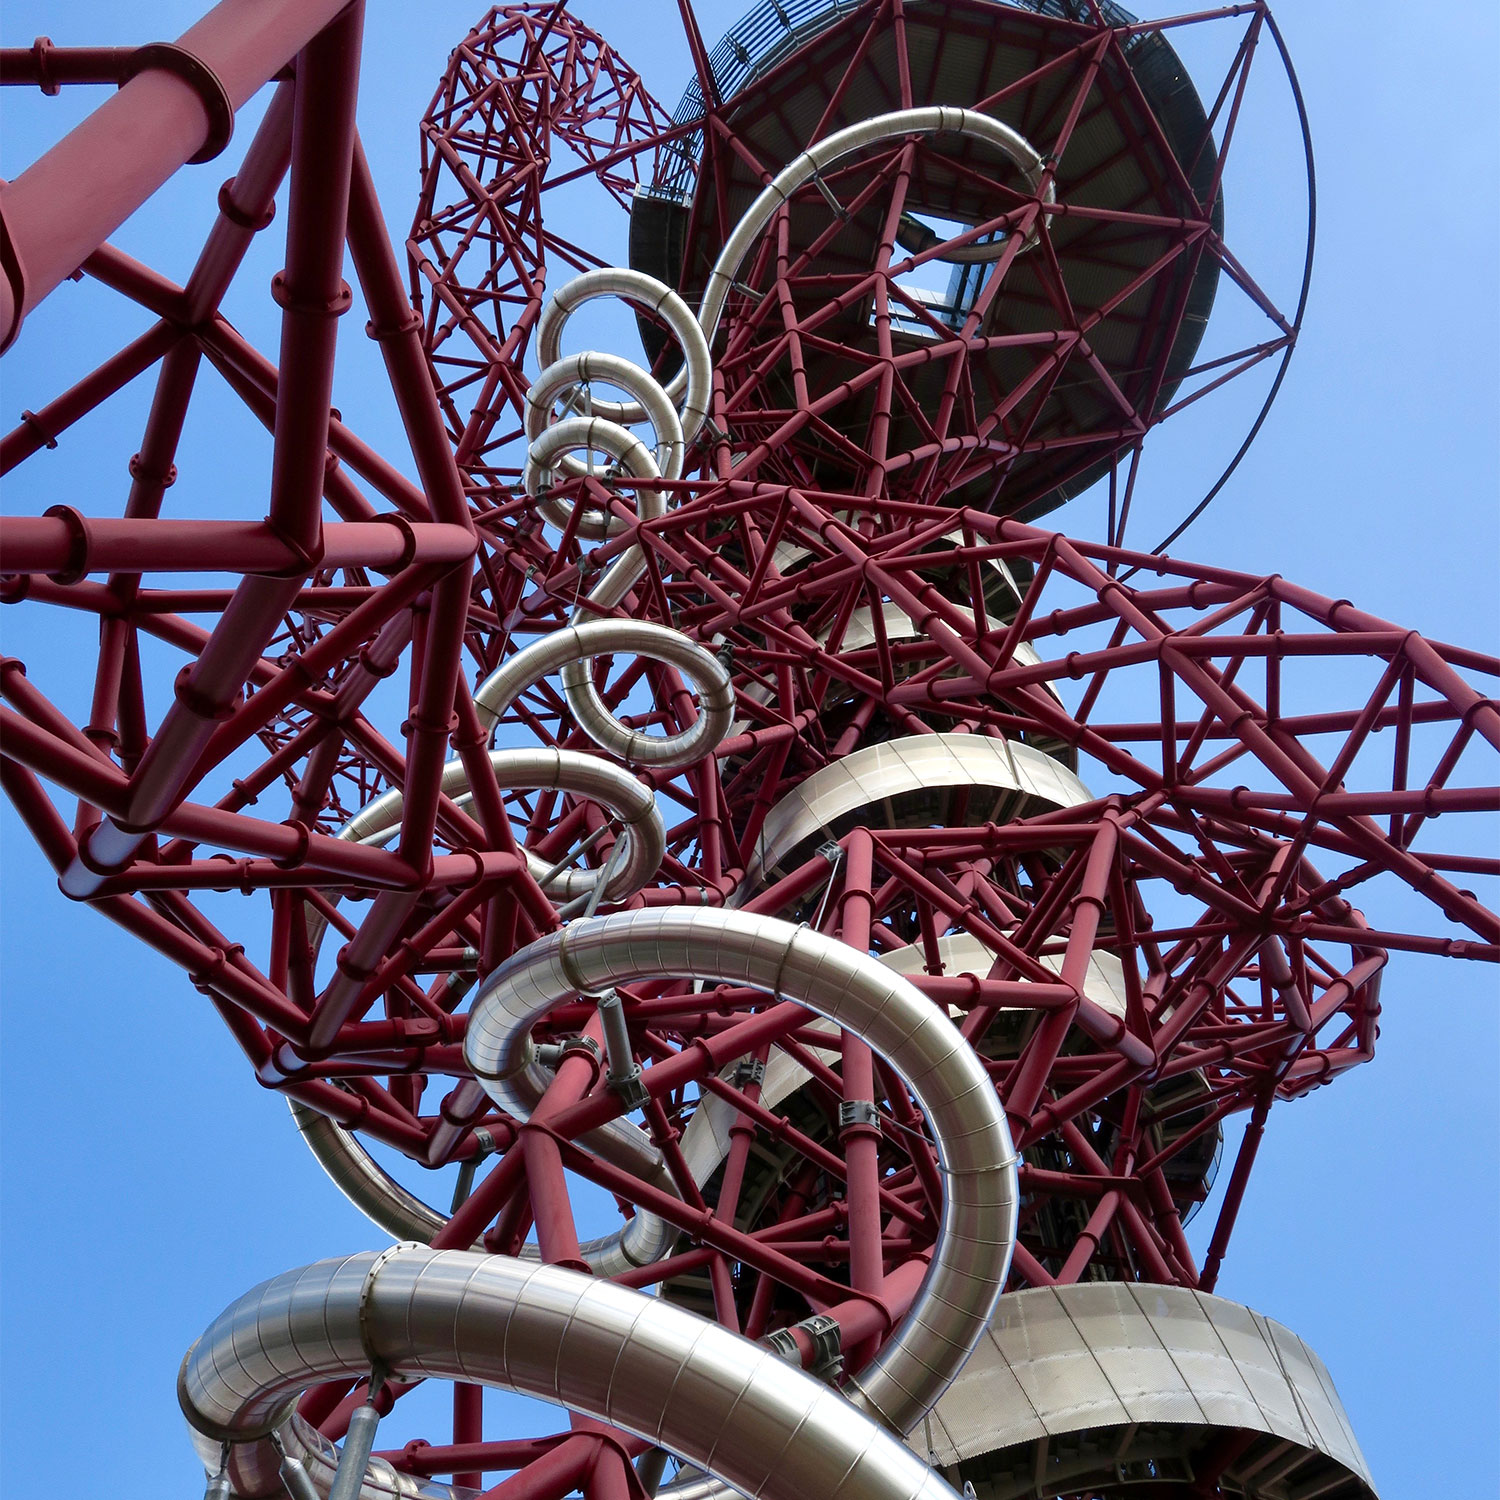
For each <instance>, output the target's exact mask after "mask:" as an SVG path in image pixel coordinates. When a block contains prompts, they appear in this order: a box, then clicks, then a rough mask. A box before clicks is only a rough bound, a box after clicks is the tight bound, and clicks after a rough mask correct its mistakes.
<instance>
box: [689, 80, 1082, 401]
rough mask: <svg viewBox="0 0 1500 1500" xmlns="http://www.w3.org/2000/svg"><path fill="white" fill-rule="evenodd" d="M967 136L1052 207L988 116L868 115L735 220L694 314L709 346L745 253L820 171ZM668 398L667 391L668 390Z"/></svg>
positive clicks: (805, 157)
mask: <svg viewBox="0 0 1500 1500" xmlns="http://www.w3.org/2000/svg"><path fill="white" fill-rule="evenodd" d="M948 133H951V134H956V135H966V136H969V137H971V138H972V139H974V140H980V141H985V142H987V143H988V144H989V145H991V146H993V147H995V149H996V150H998V151H1000V152H1001V153H1003V154H1004V155H1005V156H1006V157H1008V158H1009V160H1010V161H1012V162H1013V163H1014V164H1015V165H1016V167H1017V168H1019V169H1020V171H1021V173H1022V175H1023V176H1024V177H1025V178H1026V181H1027V183H1028V185H1029V186H1030V187H1031V190H1032V191H1033V192H1040V195H1041V198H1042V201H1043V202H1044V203H1052V202H1054V201H1055V197H1056V194H1055V190H1054V188H1053V186H1052V184H1051V182H1050V181H1047V180H1046V178H1045V164H1044V163H1043V161H1042V159H1041V157H1040V156H1039V155H1037V152H1036V149H1035V148H1034V147H1033V146H1032V145H1031V143H1030V142H1029V141H1028V140H1027V139H1026V138H1025V137H1024V136H1023V135H1021V134H1020V133H1019V132H1018V131H1015V130H1012V129H1011V128H1010V126H1009V125H1006V124H1004V123H1003V122H1001V121H1000V120H997V119H995V118H993V117H992V116H990V115H984V114H980V113H978V112H977V111H975V110H972V109H958V108H956V107H954V106H951V105H945V104H938V105H925V106H923V107H922V108H919V109H900V110H894V111H892V112H891V113H890V114H884V115H873V116H871V118H870V119H868V120H861V121H859V122H858V123H857V124H854V125H848V126H845V128H844V129H843V130H836V131H835V132H834V133H833V134H832V135H830V136H828V137H827V138H826V139H825V140H821V141H818V142H816V143H815V144H814V145H812V146H809V147H808V149H807V150H806V151H804V152H803V153H802V154H801V155H800V156H795V157H793V158H792V160H791V161H789V162H788V163H787V164H786V166H784V167H783V168H782V169H781V170H780V171H779V172H778V173H777V174H776V176H775V177H773V178H772V179H771V181H770V182H768V183H767V184H766V186H765V187H764V188H763V189H762V190H761V193H760V196H759V197H758V198H756V200H755V202H754V203H752V204H751V205H750V207H749V208H747V209H746V210H745V212H744V213H743V214H742V215H741V216H740V220H739V223H737V224H736V225H735V226H734V228H733V229H732V230H731V231H730V232H729V238H728V239H727V240H725V241H724V248H723V249H722V250H720V252H719V258H718V260H716V261H715V262H714V268H713V270H712V271H710V272H709V274H708V286H707V288H706V289H705V290H704V293H703V304H702V306H701V307H700V308H699V309H698V322H699V324H700V325H701V327H702V329H703V333H704V336H705V338H706V339H707V340H708V342H709V344H710V345H711V344H712V343H713V339H714V334H715V333H716V332H717V331H718V327H719V319H720V318H721V317H722V316H723V314H724V303H725V301H726V300H727V299H728V297H729V289H730V287H731V286H732V285H733V284H734V280H735V277H736V276H738V275H739V272H740V267H741V265H743V263H744V260H745V257H746V256H747V255H748V254H749V253H750V247H751V246H752V245H753V244H754V243H755V241H756V240H757V239H758V238H759V236H760V234H761V231H762V230H763V229H765V227H766V225H767V224H769V223H770V222H771V220H772V218H773V217H774V216H775V214H776V211H777V209H779V208H780V207H781V205H782V204H783V203H785V202H786V201H787V199H788V198H790V197H791V196H792V194H793V193H795V192H796V191H797V189H798V188H800V187H801V186H802V185H803V184H804V183H806V182H809V181H810V180H811V179H812V178H814V177H816V176H817V175H818V173H819V172H821V171H822V170H823V168H824V167H828V166H832V165H833V163H834V162H836V161H840V160H842V158H844V157H846V156H852V155H853V154H854V153H855V152H856V151H862V150H864V149H865V148H866V147H867V146H873V145H876V144H878V143H879V142H881V141H890V140H899V139H900V138H901V137H902V136H905V135H941V134H948ZM1035 240H1036V230H1035V229H1033V230H1032V231H1031V232H1030V233H1029V234H1028V235H1027V237H1026V242H1025V244H1024V245H1023V246H1022V249H1023V250H1024V249H1028V248H1029V247H1030V246H1031V245H1032V244H1033V243H1034V242H1035ZM667 390H668V392H669V393H671V392H672V391H673V387H672V385H669V386H668V387H667Z"/></svg>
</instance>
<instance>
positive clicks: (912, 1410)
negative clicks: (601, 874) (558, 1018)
mask: <svg viewBox="0 0 1500 1500" xmlns="http://www.w3.org/2000/svg"><path fill="white" fill-rule="evenodd" d="M662 978H678V979H701V980H703V981H705V982H707V983H710V984H717V983H727V984H748V985H753V986H755V987H757V988H760V989H764V990H766V991H767V992H768V993H770V994H772V995H775V996H785V997H787V998H790V999H794V1000H798V1001H800V1002H801V1003H803V1004H804V1005H806V1006H807V1007H808V1008H809V1009H810V1010H814V1011H816V1012H818V1013H819V1014H820V1015H822V1016H825V1017H827V1018H828V1019H829V1020H831V1021H833V1022H834V1023H835V1024H836V1025H838V1026H841V1027H843V1028H844V1029H845V1030H848V1031H851V1032H853V1033H855V1034H856V1035H858V1036H860V1037H862V1038H863V1039H864V1040H865V1041H866V1042H868V1043H869V1045H870V1046H871V1047H872V1048H873V1049H874V1050H875V1051H876V1052H878V1053H880V1054H881V1056H883V1057H885V1058H886V1059H887V1061H888V1062H890V1064H891V1065H892V1066H893V1067H894V1068H895V1069H896V1070H897V1072H898V1073H900V1074H901V1076H902V1077H903V1078H904V1079H905V1080H906V1082H907V1084H908V1085H909V1087H910V1088H911V1091H912V1093H913V1095H914V1097H915V1098H916V1100H917V1103H918V1104H919V1105H920V1107H921V1108H922V1110H923V1111H924V1113H925V1114H926V1116H927V1120H928V1123H929V1125H930V1127H931V1129H932V1134H933V1137H934V1140H935V1142H936V1145H937V1151H938V1157H939V1161H940V1163H941V1166H942V1169H943V1174H944V1178H945V1182H946V1187H947V1194H946V1196H945V1199H944V1203H943V1214H942V1222H941V1226H940V1230H939V1235H938V1241H937V1244H936V1245H935V1247H934V1249H933V1255H932V1264H931V1266H930V1268H929V1270H928V1273H927V1276H926V1278H925V1279H924V1281H923V1283H922V1286H921V1288H920V1289H919V1291H918V1293H917V1296H916V1299H915V1300H914V1302H913V1303H912V1306H911V1309H910V1311H909V1312H908V1313H907V1316H906V1318H905V1319H904V1320H903V1321H902V1322H901V1324H900V1325H899V1327H898V1328H897V1329H896V1331H895V1332H894V1333H893V1334H892V1336H891V1338H890V1340H889V1341H888V1343H887V1344H886V1346H885V1348H884V1349H883V1350H882V1352H881V1353H880V1355H879V1356H878V1357H877V1358H876V1360H875V1361H874V1362H873V1363H872V1364H871V1365H869V1366H867V1367H866V1369H864V1370H863V1371H862V1372H861V1373H860V1376H859V1378H858V1381H857V1382H856V1394H855V1397H854V1399H855V1401H856V1403H857V1404H858V1405H859V1406H860V1407H861V1408H862V1409H864V1410H866V1411H868V1412H870V1413H872V1414H873V1415H875V1416H877V1417H878V1418H879V1419H880V1420H881V1421H883V1422H884V1423H885V1424H886V1425H887V1426H888V1427H890V1428H891V1429H892V1430H894V1431H897V1432H905V1431H906V1430H907V1429H908V1428H910V1427H911V1426H912V1425H913V1424H914V1423H915V1422H916V1421H918V1420H919V1419H920V1417H921V1416H922V1414H923V1412H924V1411H926V1410H927V1408H928V1407H929V1406H930V1405H931V1404H932V1403H933V1402H934V1401H935V1400H936V1399H937V1398H938V1396H940V1395H941V1394H942V1392H943V1391H944V1390H945V1389H946V1388H947V1386H948V1384H949V1383H950V1382H951V1381H952V1380H953V1378H954V1377H955V1376H956V1375H957V1374H958V1372H959V1370H960V1369H962V1367H963V1364H964V1361H965V1360H966V1359H967V1358H968V1357H969V1354H970V1353H971V1352H972V1351H973V1349H974V1347H975V1345H976V1344H977V1343H978V1341H979V1339H980V1338H981V1337H982V1336H983V1333H984V1329H985V1326H986V1325H987V1323H988V1322H989V1319H990V1315H991V1313H992V1312H993V1311H994V1307H995V1303H996V1301H997V1300H998V1299H999V1296H1000V1292H1001V1290H1002V1288H1003V1287H1004V1285H1005V1277H1006V1272H1007V1271H1008V1269H1009V1266H1010V1257H1011V1252H1012V1250H1013V1249H1014V1245H1015V1231H1016V1206H1017V1175H1016V1156H1015V1150H1014V1148H1013V1146H1012V1144H1011V1139H1010V1132H1009V1130H1008V1129H1007V1127H1006V1123H1005V1115H1004V1113H1003V1111H1002V1110H1001V1107H1000V1102H999V1100H998V1098H997V1097H996V1095H995V1090H994V1087H993V1085H992V1084H991V1083H990V1080H989V1077H988V1075H987V1074H986V1073H985V1071H984V1068H983V1066H982V1065H981V1063H980V1061H979V1059H978V1058H977V1057H976V1056H975V1054H974V1052H973V1051H972V1049H971V1048H970V1047H969V1045H968V1044H967V1043H966V1042H965V1041H964V1040H963V1038H962V1037H961V1036H960V1035H959V1034H958V1031H957V1030H956V1029H955V1028H954V1026H953V1024H952V1022H951V1021H949V1020H948V1018H947V1017H946V1016H944V1015H942V1014H941V1013H940V1012H939V1011H938V1009H937V1008H936V1007H935V1006H933V1005H932V1004H931V1003H930V1002H929V1001H928V1000H927V999H925V998H924V996H923V995H922V994H921V993H920V992H919V991H918V990H916V989H915V988H914V987H913V986H912V985H911V984H910V983H909V982H908V981H907V980H905V979H903V978H902V977H901V976H900V975H898V974H895V973H893V972H892V971H891V970H890V969H888V968H886V967H884V966H883V965H882V964H880V963H879V962H878V961H877V960H875V959H873V958H871V957H870V956H869V955H868V954H865V953H860V952H857V951H856V950H854V949H852V948H849V947H847V946H846V945H845V944H843V943H840V942H838V941H837V940H836V939H834V938H830V937H825V936H824V935H823V934H821V933H818V932H813V931H810V930H808V929H806V928H802V927H794V926H792V925H791V924H790V923H788V922H782V921H779V920H777V919H776V918H772V917H763V916H758V915H755V914H753V913H748V912H740V911H725V910H717V909H714V908H700V909H676V910H674V909H665V910H646V911H632V912H620V913H616V914H614V915H611V916H607V917H595V918H590V919H586V920H583V921H577V922H574V923H573V924H572V925H571V926H569V927H566V928H564V929H563V930H562V931H561V932H557V933H552V934H549V935H548V936H547V937H544V938H540V939H538V940H537V941H536V942H534V943H531V944H530V945H528V946H527V947H526V948H523V949H522V950H521V951H520V952H518V953H516V954H514V955H512V957H510V958H509V959H507V960H506V961H505V962H504V963H503V964H501V965H500V967H499V968H498V969H496V970H495V971H494V972H493V973H492V974H491V975H490V976H489V978H488V979H487V980H486V981H485V983H484V986H483V988H482V989H481V990H480V992H479V994H478V995H477V996H476V998H475V1000H474V1004H473V1006H472V1008H471V1010H470V1015H469V1026H468V1031H467V1034H466V1036H465V1039H464V1056H465V1059H466V1061H467V1062H468V1064H469V1066H470V1067H471V1068H472V1069H473V1071H474V1075H475V1077H476V1078H478V1079H479V1080H480V1081H481V1082H482V1083H483V1084H484V1086H485V1088H486V1089H487V1090H488V1091H489V1092H490V1094H491V1096H492V1097H494V1098H496V1099H498V1100H502V1101H503V1100H504V1099H506V1098H508V1097H509V1091H510V1087H511V1085H510V1082H509V1080H511V1079H512V1078H514V1077H515V1076H516V1075H518V1074H520V1073H523V1072H524V1071H525V1070H526V1069H527V1068H528V1067H529V1066H530V1063H531V1058H532V1053H533V1044H532V1042H531V1027H532V1026H533V1024H534V1023H535V1022H536V1020H537V1019H538V1018H539V1017H540V1016H542V1015H543V1014H545V1013H546V1012H547V1011H548V1010H550V1009H551V1008H552V1007H553V1006H555V1005H557V1004H559V1003H561V1002H562V1001H565V1000H568V999H571V998H572V997H574V996H576V995H580V994H598V993H601V992H602V991H604V990H606V989H612V988H614V987H615V986H616V985H620V984H629V983H631V982H633V981H636V980H641V979H662ZM648 1076H649V1075H648ZM812 1493H817V1492H816V1491H813V1492H812Z"/></svg>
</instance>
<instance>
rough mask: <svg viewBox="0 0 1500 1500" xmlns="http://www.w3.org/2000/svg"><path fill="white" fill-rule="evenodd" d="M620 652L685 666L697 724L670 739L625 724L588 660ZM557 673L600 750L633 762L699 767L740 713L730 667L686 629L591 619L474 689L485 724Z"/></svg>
mask: <svg viewBox="0 0 1500 1500" xmlns="http://www.w3.org/2000/svg"><path fill="white" fill-rule="evenodd" d="M617 651H628V652H631V653H632V654H633V655H636V656H646V657H649V658H650V659H651V660H652V661H661V662H667V663H668V664H669V665H671V666H674V667H676V668H677V669H678V670H679V671H680V672H682V673H683V675H684V676H685V677H686V678H687V679H688V681H689V682H691V683H692V684H693V686H694V688H696V689H697V693H698V718H697V719H696V720H695V721H694V723H693V724H692V725H691V726H690V727H689V728H687V729H685V730H684V731H683V732H682V733H681V734H675V735H668V736H665V737H658V736H655V735H648V734H643V733H641V732H640V731H639V730H636V729H631V728H630V727H629V726H628V725H625V724H622V723H621V722H620V720H619V719H618V718H616V717H615V715H614V714H612V713H611V712H610V711H609V709H607V708H606V707H605V706H604V703H603V701H602V700H601V699H600V697H599V694H598V692H597V691H596V690H595V688H594V683H593V679H592V677H591V676H590V674H589V671H588V665H587V664H588V661H589V659H590V658H591V657H595V656H602V655H606V654H609V653H612V652H617ZM559 671H560V672H561V674H562V679H563V690H564V692H565V693H566V694H567V697H568V706H569V707H570V708H571V709H572V710H573V715H574V717H575V718H576V719H577V720H578V727H579V728H580V729H582V730H583V732H584V733H585V734H587V735H588V736H589V738H590V739H591V740H593V741H594V743H595V744H596V745H598V746H599V747H600V748H601V749H604V750H608V751H609V752H610V754H611V755H616V756H618V757H619V758H620V759H621V760H624V761H628V762H630V763H631V764H632V765H642V766H655V767H657V768H660V769H672V768H675V767H678V766H690V765H693V764H694V763H695V762H697V761H699V760H702V759H703V757H704V756H706V755H709V754H711V753H712V752H713V749H714V747H715V746H716V745H717V744H718V743H719V741H720V740H721V739H723V738H724V736H725V735H726V734H727V733H728V732H729V726H730V723H731V721H732V720H733V717H734V687H733V684H732V682H731V680H730V676H729V672H728V669H727V668H725V667H724V665H723V664H722V663H721V662H720V661H718V659H717V658H716V657H714V656H712V655H711V654H710V653H709V652H708V651H706V650H704V648H703V647H702V646H700V645H699V644H698V643H697V642H696V641H692V640H689V639H688V637H687V636H685V635H683V634H682V632H681V631H678V630H673V629H672V628H671V626H669V625H657V624H655V623H653V622H652V621H649V620H588V621H585V622H583V623H581V624H576V625H570V626H568V627H567V628H566V629H564V630H558V631H554V632H553V633H552V634H551V635H547V636H543V637H542V639H541V640H539V641H535V642H533V643H532V644H531V645H529V646H527V647H526V648H525V649H524V650H522V651H518V652H516V654H515V655H514V656H512V657H511V658H510V659H509V660H508V661H506V662H503V663H502V664H501V665H500V666H498V667H496V669H495V670H494V671H493V672H491V673H490V675H489V676H488V677H486V678H485V680H484V681H483V682H482V683H480V685H479V687H478V688H477V689H475V692H474V706H475V708H477V709H478V710H479V719H480V722H481V723H482V724H484V725H485V726H486V727H487V728H488V727H490V726H492V725H493V724H495V723H496V722H497V721H498V720H499V718H500V717H501V715H502V714H504V713H505V711H506V709H508V708H509V707H510V706H511V704H512V703H514V702H515V701H516V699H517V698H519V697H520V696H521V694H522V693H523V692H524V691H525V690H526V689H527V688H528V687H530V686H531V685H532V684H533V683H535V682H540V681H541V679H542V678H543V677H547V676H549V675H551V673H553V672H559Z"/></svg>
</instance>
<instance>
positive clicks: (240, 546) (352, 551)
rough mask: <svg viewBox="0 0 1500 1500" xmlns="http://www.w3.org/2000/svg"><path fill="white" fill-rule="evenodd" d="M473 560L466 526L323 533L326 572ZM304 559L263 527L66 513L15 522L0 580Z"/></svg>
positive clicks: (273, 565) (349, 526) (387, 525)
mask: <svg viewBox="0 0 1500 1500" xmlns="http://www.w3.org/2000/svg"><path fill="white" fill-rule="evenodd" d="M473 552H474V533H473V531H472V530H470V529H469V528H468V527H467V526H445V525H437V524H433V523H423V522H417V523H415V524H414V523H411V522H408V521H405V520H403V519H402V518H401V517H399V516H386V517H383V518H381V519H378V520H375V521H345V522H332V523H330V524H329V525H327V526H325V527H324V528H323V542H322V549H321V557H320V562H321V564H322V565H323V566H324V567H338V568H370V569H372V570H374V571H376V572H383V573H394V572H398V571H400V570H401V569H403V568H406V567H409V566H410V565H412V564H413V563H417V564H424V563H429V564H430V563H439V564H443V563H454V562H462V561H463V560H464V559H466V558H468V557H471V556H472V555H473ZM305 569H306V557H305V555H304V554H303V553H301V552H300V551H299V550H298V549H297V548H296V547H295V546H294V545H293V544H292V543H290V542H289V541H287V539H286V538H285V537H284V536H283V535H282V534H281V533H280V532H278V531H277V530H276V528H275V527H273V526H271V525H270V524H269V523H268V522H264V521H179V520H173V521H155V520H139V521H137V520H112V519H107V518H106V519H95V518H93V517H89V516H84V515H81V514H79V513H78V512H77V511H74V510H71V509H69V508H67V507H63V506H54V507H53V508H52V511H51V512H50V513H49V514H48V515H45V516H15V517H10V518H8V519H7V520H6V523H5V529H4V531H3V532H0V571H4V572H6V573H48V574H60V575H63V576H65V577H68V578H76V577H78V576H80V575H82V574H86V573H115V572H120V573H144V572H152V573H196V572H204V573H247V574H253V573H264V574H268V575H277V574H291V573H295V574H296V575H297V576H298V578H299V579H300V577H301V576H302V574H303V573H304V571H305Z"/></svg>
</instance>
